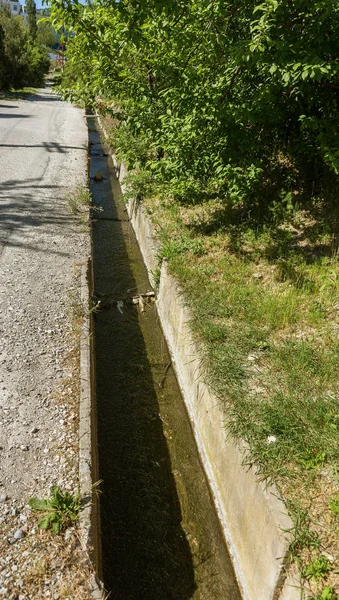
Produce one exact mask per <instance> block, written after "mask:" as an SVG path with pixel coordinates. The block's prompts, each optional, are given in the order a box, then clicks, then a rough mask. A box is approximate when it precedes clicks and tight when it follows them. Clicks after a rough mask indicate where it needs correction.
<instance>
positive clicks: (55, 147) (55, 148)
mask: <svg viewBox="0 0 339 600" xmlns="http://www.w3.org/2000/svg"><path fill="white" fill-rule="evenodd" d="M0 148H45V150H46V151H47V152H60V153H61V154H67V153H68V150H86V148H85V146H61V145H60V144H58V143H57V142H42V143H41V144H0Z"/></svg>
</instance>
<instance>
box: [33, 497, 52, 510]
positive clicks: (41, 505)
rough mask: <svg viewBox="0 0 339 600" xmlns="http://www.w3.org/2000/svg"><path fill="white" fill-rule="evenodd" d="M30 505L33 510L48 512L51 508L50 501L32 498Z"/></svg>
mask: <svg viewBox="0 0 339 600" xmlns="http://www.w3.org/2000/svg"><path fill="white" fill-rule="evenodd" d="M28 504H29V506H30V507H31V508H32V509H33V510H48V508H49V507H50V501H49V500H40V499H39V498H30V499H29V500H28Z"/></svg>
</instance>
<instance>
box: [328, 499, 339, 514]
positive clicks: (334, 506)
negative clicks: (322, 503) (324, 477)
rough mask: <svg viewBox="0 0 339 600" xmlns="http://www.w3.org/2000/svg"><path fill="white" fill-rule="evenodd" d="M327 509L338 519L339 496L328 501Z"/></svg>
mask: <svg viewBox="0 0 339 600" xmlns="http://www.w3.org/2000/svg"><path fill="white" fill-rule="evenodd" d="M329 508H330V510H331V512H332V513H333V515H334V516H335V517H339V494H337V495H336V496H335V498H333V499H332V500H331V501H330V503H329Z"/></svg>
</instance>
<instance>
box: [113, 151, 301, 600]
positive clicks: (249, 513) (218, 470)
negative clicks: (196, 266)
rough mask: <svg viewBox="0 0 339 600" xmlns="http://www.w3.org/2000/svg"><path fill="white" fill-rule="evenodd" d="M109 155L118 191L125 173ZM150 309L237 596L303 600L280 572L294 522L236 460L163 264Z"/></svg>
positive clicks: (145, 248) (144, 236)
mask: <svg viewBox="0 0 339 600" xmlns="http://www.w3.org/2000/svg"><path fill="white" fill-rule="evenodd" d="M112 160H113V163H114V166H115V168H116V172H117V175H118V177H119V181H120V185H121V188H122V191H123V188H124V185H123V179H124V176H125V174H126V170H125V168H124V165H121V164H118V163H117V161H116V159H115V157H114V156H112ZM127 209H128V214H129V216H130V219H131V222H132V226H133V228H134V231H135V234H136V237H137V240H138V243H139V245H140V249H141V252H142V254H143V258H144V261H145V264H146V267H147V269H148V272H149V276H150V279H151V282H152V283H153V280H154V272H155V271H156V269H158V268H159V260H158V254H159V242H158V240H157V239H156V236H155V233H154V230H153V228H152V224H151V222H150V220H149V218H148V216H147V214H146V212H145V211H144V210H143V209H142V207H141V206H140V205H139V204H138V203H137V202H135V201H134V202H133V201H130V202H129V204H128V206H127ZM157 308H158V312H159V317H160V320H161V324H162V327H163V330H164V334H165V336H166V339H167V342H168V345H169V348H170V351H171V354H172V358H173V363H174V366H175V370H176V374H177V378H178V381H179V384H180V387H181V390H182V393H183V396H184V400H185V403H186V406H187V410H188V413H189V415H190V418H191V423H192V427H193V431H194V435H195V438H196V442H197V445H198V448H199V452H200V456H201V459H202V462H203V465H204V468H205V472H206V475H207V477H208V480H209V483H210V487H211V490H212V493H213V496H214V500H215V505H216V508H217V511H218V515H219V518H220V522H221V525H222V528H223V532H224V536H225V539H226V542H227V545H228V548H229V551H230V554H231V557H232V560H233V564H234V569H235V573H236V576H237V579H238V582H239V586H240V589H241V592H242V595H243V598H244V600H299V599H300V598H304V595H303V592H302V591H301V589H300V587H299V584H298V580H297V579H296V578H295V577H294V578H293V577H292V576H289V577H287V578H286V576H285V573H284V565H285V562H286V558H287V552H288V545H289V539H290V534H289V530H291V529H292V528H293V523H292V521H291V519H290V517H289V515H288V514H287V510H286V507H285V505H284V504H283V502H282V501H281V500H280V499H279V497H278V493H277V491H276V490H275V489H274V487H272V486H271V487H267V486H265V485H264V484H263V483H261V482H260V481H259V480H258V478H257V476H256V470H255V468H252V469H250V470H249V469H248V468H246V467H245V466H244V465H243V459H244V455H245V451H246V449H245V447H244V446H241V444H239V443H236V442H235V441H234V440H232V439H229V438H228V437H227V435H226V430H227V416H226V415H225V411H224V409H223V408H222V407H221V406H220V402H219V401H218V399H217V398H216V397H215V396H214V395H213V394H212V393H211V391H210V390H209V389H208V387H207V386H206V385H205V383H204V372H203V368H202V366H201V365H202V352H201V349H200V348H199V346H198V344H197V342H196V340H195V339H194V336H193V334H192V331H191V328H190V321H191V315H190V311H189V309H188V307H187V305H186V304H185V301H184V298H183V294H182V291H181V289H180V286H179V284H178V282H177V281H176V280H175V279H174V278H173V276H172V275H171V274H170V273H169V272H168V269H167V266H166V262H165V261H164V262H163V264H162V266H161V275H160V285H159V292H158V297H157Z"/></svg>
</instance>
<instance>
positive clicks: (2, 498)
mask: <svg viewBox="0 0 339 600" xmlns="http://www.w3.org/2000/svg"><path fill="white" fill-rule="evenodd" d="M6 500H8V497H7V496H6V494H0V504H2V503H3V502H6Z"/></svg>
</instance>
